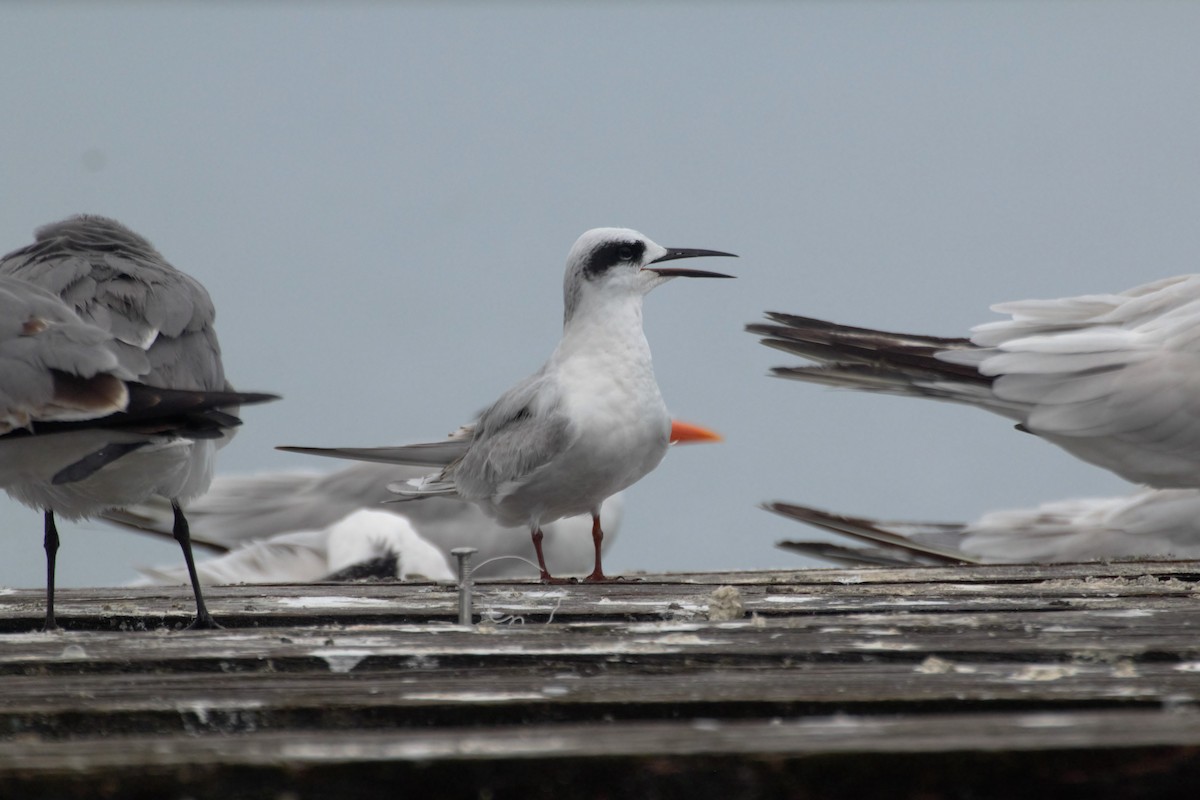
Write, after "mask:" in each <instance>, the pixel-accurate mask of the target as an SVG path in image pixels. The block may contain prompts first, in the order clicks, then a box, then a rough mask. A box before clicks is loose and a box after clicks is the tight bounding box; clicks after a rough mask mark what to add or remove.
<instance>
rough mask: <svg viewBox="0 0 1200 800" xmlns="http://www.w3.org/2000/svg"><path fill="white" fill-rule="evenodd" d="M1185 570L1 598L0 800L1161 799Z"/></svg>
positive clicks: (1107, 568) (1182, 732)
mask: <svg viewBox="0 0 1200 800" xmlns="http://www.w3.org/2000/svg"><path fill="white" fill-rule="evenodd" d="M1198 582H1200V563H1197V562H1150V561H1146V562H1125V563H1116V564H1088V565H1059V566H1053V567H1030V566H1006V567H975V568H940V567H927V568H916V569H864V570H803V571H785V572H752V573H723V574H711V575H710V574H686V575H669V576H642V577H641V579H640V580H633V581H629V582H627V583H620V584H613V585H604V586H590V585H566V586H543V585H539V584H536V583H530V582H512V583H483V584H480V585H478V586H477V587H476V594H477V597H476V601H475V609H476V618H477V619H480V618H481V622H480V623H479V624H477V625H474V626H472V627H464V626H459V625H457V624H456V623H455V619H456V593H455V590H454V587H453V586H447V585H437V584H385V583H374V584H327V585H317V586H274V587H226V588H215V589H212V590H211V591H210V593H209V601H210V605H211V607H212V609H213V611H214V613H215V614H216V615H217V617H218V619H220V620H221V621H222V622H223V623H224V624H225V625H226V626H227V627H226V629H225V630H220V631H197V632H191V631H180V630H177V628H178V627H179V626H181V625H183V624H185V623H186V622H187V621H188V619H189V612H190V609H191V600H190V596H189V593H188V591H187V589H185V588H183V587H180V588H179V589H174V588H172V589H97V590H73V591H63V592H61V593H60V596H59V606H58V614H59V620H60V622H61V623H62V624H64V625H65V626H66V627H67V628H68V629H69V630H68V631H67V632H65V633H59V634H42V633H34V632H31V631H33V630H34V629H35V628H36V627H37V626H38V624H39V623H40V619H41V614H42V595H41V592H39V591H13V590H0V797H3V798H18V797H20V798H25V797H48V798H49V797H53V798H83V797H88V798H95V797H146V798H151V797H153V798H173V797H180V798H182V797H188V798H197V799H199V798H222V799H227V798H240V797H272V798H310V797H337V798H339V800H345V799H346V798H356V797H385V796H386V797H397V796H399V797H404V796H408V795H412V794H416V793H417V792H418V791H420V793H421V794H422V795H423V796H430V797H506V796H519V797H523V798H543V797H545V798H549V797H555V798H575V797H628V798H653V797H688V798H707V797H721V798H735V797H736V798H743V797H795V798H808V797H812V798H832V797H855V798H864V797H867V798H869V797H883V796H888V797H903V796H920V797H923V798H940V797H964V798H966V797H970V798H988V797H1005V798H1008V797H1012V796H1014V795H1015V794H1016V793H1017V792H1022V793H1028V792H1029V791H1031V790H1032V788H1033V787H1038V788H1040V789H1043V790H1045V791H1047V792H1048V791H1050V790H1054V791H1055V792H1056V794H1057V796H1059V797H1069V796H1076V795H1086V796H1088V797H1090V798H1098V797H1121V798H1135V797H1151V796H1153V797H1156V798H1161V797H1169V796H1175V795H1176V794H1181V793H1183V792H1184V791H1185V790H1186V791H1187V792H1188V794H1192V793H1194V790H1195V787H1196V786H1198V785H1200V636H1198V634H1200V594H1198V593H1197V587H1198V586H1200V583H1198Z"/></svg>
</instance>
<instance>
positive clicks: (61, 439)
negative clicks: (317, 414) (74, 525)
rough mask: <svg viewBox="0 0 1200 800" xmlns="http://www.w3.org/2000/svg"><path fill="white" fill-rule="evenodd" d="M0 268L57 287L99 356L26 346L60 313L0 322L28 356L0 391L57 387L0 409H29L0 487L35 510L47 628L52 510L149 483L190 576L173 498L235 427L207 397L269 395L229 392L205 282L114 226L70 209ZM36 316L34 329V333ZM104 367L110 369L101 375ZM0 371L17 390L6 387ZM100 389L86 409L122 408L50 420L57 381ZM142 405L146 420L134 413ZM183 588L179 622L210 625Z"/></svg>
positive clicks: (65, 512)
mask: <svg viewBox="0 0 1200 800" xmlns="http://www.w3.org/2000/svg"><path fill="white" fill-rule="evenodd" d="M0 276H6V277H7V279H9V280H11V279H14V278H15V279H19V280H21V281H25V282H27V283H29V284H33V285H35V286H37V287H39V288H40V289H42V290H45V291H47V292H49V293H51V294H53V295H55V296H57V297H58V298H60V299H61V302H62V303H63V304H65V305H66V306H67V308H68V310H69V311H71V312H72V313H73V314H74V315H75V316H76V318H77V320H78V321H79V322H80V323H84V324H86V325H87V326H88V327H89V328H91V329H93V332H92V333H89V334H88V335H89V336H90V337H91V339H92V340H96V341H99V342H100V343H101V344H103V345H104V347H105V348H107V349H108V350H109V352H110V353H111V354H112V359H111V361H93V362H90V363H89V362H88V360H87V358H84V357H81V358H74V357H73V355H72V354H73V353H74V349H73V347H74V345H71V346H70V347H68V346H66V345H63V344H62V342H61V339H55V340H53V341H54V344H53V346H51V347H47V348H42V350H43V351H49V350H54V351H55V353H56V355H55V356H54V358H57V359H59V360H57V361H56V360H53V359H51V358H50V357H49V356H47V355H45V353H44V352H43V354H42V355H41V356H37V355H36V353H37V352H38V349H37V348H36V347H32V348H31V347H29V346H28V345H29V342H30V341H34V340H38V338H39V337H40V336H42V335H44V333H46V332H50V331H54V330H60V329H61V324H62V323H63V322H64V320H63V319H62V318H61V316H60V317H58V318H53V317H51V318H45V317H43V316H38V315H37V314H35V315H34V316H33V317H28V316H27V317H26V318H25V319H24V320H22V319H19V318H18V319H8V320H5V322H4V324H7V325H8V326H9V333H12V328H13V327H14V326H16V327H17V328H18V329H19V332H18V335H17V337H16V339H15V341H14V340H13V339H11V338H10V339H9V341H8V344H10V345H14V346H17V347H24V353H25V355H26V356H27V357H28V358H27V360H26V362H25V365H24V367H25V368H24V369H23V370H22V371H20V372H17V371H15V370H14V371H13V372H7V373H6V374H5V376H4V378H3V383H4V385H5V387H6V388H5V389H4V390H3V393H4V394H5V395H7V396H9V397H10V398H11V397H14V396H20V395H21V393H22V392H25V393H27V394H28V393H29V392H32V394H33V395H34V396H36V395H37V394H38V393H39V392H40V393H42V394H43V395H44V393H45V390H46V385H47V384H46V381H47V376H49V380H50V384H51V385H52V386H53V387H54V394H55V395H56V396H57V397H59V398H60V399H58V400H55V401H53V403H52V405H51V407H50V409H49V411H48V412H46V417H45V418H44V419H43V418H42V417H41V416H39V413H40V412H37V411H33V412H30V411H29V410H28V409H26V410H25V411H20V410H18V411H16V412H14V411H13V409H12V408H9V409H8V411H7V412H6V417H7V418H8V419H9V420H10V423H9V424H12V423H21V421H22V417H23V415H25V414H30V416H29V419H28V429H27V430H24V431H14V432H11V433H9V434H8V435H7V436H5V437H4V438H3V439H0V463H2V464H5V465H6V466H4V467H0V474H4V475H5V479H4V486H3V488H4V489H5V491H7V492H8V493H9V494H10V495H11V496H13V497H14V498H16V499H17V500H19V501H21V502H22V503H25V504H26V505H30V506H33V507H34V508H40V509H42V510H43V511H44V513H45V548H46V621H45V628H46V630H53V629H54V628H56V627H57V624H56V621H55V617H54V566H55V556H56V553H57V551H58V546H59V538H58V530H57V528H56V526H55V522H54V517H55V515H56V514H57V515H61V516H65V517H67V518H68V519H78V518H81V517H88V516H94V515H95V514H97V513H98V512H100V511H102V510H104V509H106V508H112V507H116V506H122V505H127V504H132V503H139V502H142V501H143V500H145V499H146V498H148V497H150V496H151V495H154V494H158V495H161V496H164V497H167V498H169V499H170V500H171V502H172V508H173V516H174V535H175V538H176V539H177V540H178V542H179V544H180V547H181V548H182V549H183V554H184V559H185V561H186V563H187V565H188V570H189V572H190V573H192V574H193V576H194V561H193V558H192V550H191V544H190V540H189V536H188V529H187V520H186V518H185V517H184V515H183V512H182V510H181V509H180V506H179V503H180V501H183V500H187V499H188V498H191V497H194V496H196V495H198V494H200V493H202V492H203V491H204V490H205V489H206V488H208V484H209V482H210V481H211V479H212V470H213V459H214V457H215V454H216V449H217V447H219V446H221V445H223V444H224V443H225V442H227V441H228V439H229V438H230V437H231V436H232V434H233V429H234V426H236V425H238V424H240V420H238V419H237V417H235V416H233V415H232V414H231V413H227V411H221V410H218V409H216V408H215V407H214V406H216V405H220V406H221V407H224V408H226V409H227V410H234V411H236V406H237V405H239V404H244V403H251V402H262V401H265V400H269V399H274V396H273V395H263V394H243V393H235V392H233V391H232V387H230V385H229V383H228V382H227V381H226V380H225V375H224V370H223V369H222V366H221V357H220V348H219V346H218V345H217V338H216V333H215V331H214V330H213V327H212V322H213V316H214V312H213V306H212V301H211V300H210V299H209V297H208V293H207V292H206V291H205V290H204V288H203V287H202V286H201V285H200V284H199V283H197V282H196V281H195V280H193V279H192V278H190V277H188V276H187V275H185V274H183V273H182V272H179V271H178V270H176V269H175V268H174V267H172V266H171V265H170V264H168V263H167V262H166V260H165V259H163V257H162V256H161V255H160V254H159V253H158V252H157V251H156V250H155V249H154V248H153V247H152V246H151V245H150V243H149V242H147V241H146V240H145V239H143V238H142V237H140V236H138V235H137V234H136V233H133V232H132V231H130V230H129V229H127V228H125V227H123V226H122V225H121V224H120V223H117V222H115V221H113V220H110V219H105V218H103V217H95V216H81V217H73V218H71V219H67V220H64V221H62V222H57V223H54V224H51V225H47V226H45V227H43V228H41V229H39V230H38V232H37V236H36V241H35V242H34V244H32V245H30V246H28V247H25V248H22V249H20V250H17V251H14V252H12V253H9V254H8V255H6V256H4V257H3V258H2V259H0ZM8 285H9V286H10V287H11V286H13V285H14V284H8ZM38 313H40V312H38ZM51 321H53V322H55V323H56V324H54V325H52V324H50V323H51ZM43 326H45V327H46V328H47V330H46V331H42V330H40V329H41V328H43ZM95 329H99V333H98V334H97V333H96V332H94V330H95ZM31 332H32V334H33V335H30V333H31ZM69 355H72V358H71V364H72V368H70V369H64V367H65V366H66V364H65V363H64V361H63V359H66V358H67V357H68V356H69ZM9 366H11V362H10V364H9ZM105 374H107V375H109V376H111V377H110V379H109V380H108V381H105V380H104V377H103V376H104V375H105ZM67 376H69V377H67ZM129 377H136V379H137V381H138V382H139V384H145V386H141V385H138V386H135V385H134V384H132V383H130V382H129V381H128V380H125V382H124V383H123V386H122V385H120V384H116V383H114V382H113V379H127V378H129ZM14 381H15V382H16V383H18V384H19V385H20V387H19V388H18V389H13V388H11V386H9V384H10V383H12V382H14ZM104 386H107V387H108V389H109V390H111V391H109V395H110V397H109V400H108V402H107V403H100V404H99V406H98V408H97V411H103V412H104V413H109V412H111V411H114V410H116V409H118V408H119V409H123V410H122V411H118V412H117V414H116V416H111V417H105V418H104V419H103V420H101V421H95V420H92V421H88V422H81V421H79V420H78V419H77V420H76V421H75V422H64V421H62V420H64V416H63V414H62V407H63V406H64V405H66V406H70V405H72V403H70V402H64V401H63V400H62V399H61V396H62V395H63V394H64V388H65V389H68V390H71V391H70V392H68V393H69V394H72V396H73V398H74V399H75V400H77V399H79V398H78V396H79V395H81V394H90V393H93V392H94V391H95V390H96V389H97V388H100V387H104ZM38 387H40V388H38ZM135 401H136V402H135ZM164 402H167V403H169V404H172V405H174V404H179V403H182V406H183V410H184V411H185V413H183V414H182V416H173V417H172V418H170V419H163V418H162V414H161V409H160V410H158V411H155V410H154V409H155V408H156V407H158V406H161V405H162V404H163V403H164ZM84 405H85V406H87V405H89V403H84ZM90 405H96V404H95V403H90ZM188 406H190V408H188ZM76 411H78V409H76ZM150 415H152V416H154V419H148V416H150ZM56 426H57V427H56ZM64 449H65V450H67V451H69V452H70V453H71V455H70V456H68V458H73V459H75V460H73V461H71V462H70V463H69V465H67V466H64V465H63V461H64ZM14 465H18V466H19V469H18V468H17V467H16V466H14ZM14 470H16V472H17V474H13V473H14ZM192 587H193V591H194V593H195V597H196V620H195V622H194V623H193V625H194V626H195V627H213V626H215V623H214V622H213V619H212V616H211V615H210V614H209V613H208V610H207V608H206V607H205V605H204V597H203V594H202V593H201V591H200V585H199V582H198V581H197V580H195V579H193V581H192Z"/></svg>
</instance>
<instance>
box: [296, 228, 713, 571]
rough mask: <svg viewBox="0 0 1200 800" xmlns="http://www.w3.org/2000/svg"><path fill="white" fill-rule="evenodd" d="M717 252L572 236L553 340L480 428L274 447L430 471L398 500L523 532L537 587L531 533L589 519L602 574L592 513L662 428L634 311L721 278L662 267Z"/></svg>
mask: <svg viewBox="0 0 1200 800" xmlns="http://www.w3.org/2000/svg"><path fill="white" fill-rule="evenodd" d="M701 256H733V254H732V253H724V252H720V251H716V250H695V249H683V248H667V247H662V246H661V245H658V244H655V243H654V242H653V241H651V240H650V239H649V238H647V237H646V236H644V235H642V234H640V233H638V232H637V231H633V230H628V229H625V228H597V229H594V230H590V231H587V232H586V233H584V234H583V235H582V236H580V237H579V239H578V241H576V242H575V244H574V246H573V247H572V248H571V251H570V253H569V254H568V256H567V269H566V275H565V277H564V280H563V305H564V312H563V335H562V339H561V340H560V341H559V344H558V347H557V348H556V349H555V350H554V352H553V353H552V354H551V356H550V359H549V360H548V361H547V362H546V363H545V365H544V366H543V367H542V368H541V369H540V370H539V371H538V372H536V373H534V374H533V375H532V376H530V377H528V378H526V379H525V380H523V381H521V382H520V383H518V384H517V385H516V386H514V387H512V388H511V389H509V390H508V391H507V392H505V393H504V394H503V395H501V396H500V398H499V399H498V400H497V401H496V402H495V403H493V404H492V405H491V406H490V407H489V408H488V409H487V410H486V411H484V412H483V414H482V415H481V416H480V417H479V420H478V421H477V422H476V423H474V424H472V425H468V426H465V427H463V428H461V429H460V430H459V431H458V432H457V433H456V434H454V435H452V436H451V437H450V438H449V439H447V440H445V441H442V442H433V443H429V444H417V445H410V446H406V447H379V448H311V447H283V448H280V449H283V450H288V451H291V452H301V453H310V454H314V455H322V456H332V457H335V458H350V459H358V460H362V461H375V462H382V463H389V464H392V463H395V464H414V465H419V466H426V467H432V468H440V469H439V471H438V472H436V473H433V474H431V475H428V476H426V477H425V478H423V479H420V480H418V481H415V482H406V483H403V484H399V485H397V490H398V492H399V493H400V494H401V496H403V497H408V498H415V497H429V496H455V497H459V498H462V499H463V500H467V501H470V502H472V503H476V504H477V505H478V506H479V507H480V508H481V509H482V510H483V511H484V513H486V514H487V515H488V516H490V517H492V518H493V519H495V520H497V521H498V522H499V523H500V524H501V525H504V526H506V527H516V526H519V525H525V526H528V528H529V531H530V536H531V538H532V540H533V546H534V552H535V553H536V555H537V560H538V569H539V572H540V574H541V578H542V580H543V581H551V580H554V578H553V576H552V575H551V573H550V571H549V570H548V569H547V567H546V559H545V556H544V554H543V552H542V538H543V531H542V525H543V524H545V523H547V522H550V521H552V520H556V519H560V518H562V517H568V516H574V515H576V514H585V513H586V514H590V515H591V518H592V543H593V552H594V567H593V569H592V572H591V573H590V574H589V575H588V576H587V577H586V578H585V579H584V580H587V581H604V580H608V578H607V576H605V574H604V570H603V568H602V564H601V555H600V551H601V545H602V542H603V540H604V531H603V529H602V528H601V525H600V504H601V503H602V502H603V501H604V500H605V498H607V497H610V496H612V495H613V494H616V493H617V492H619V491H621V490H622V489H625V488H627V487H629V486H631V485H633V484H634V483H636V482H637V481H638V480H640V479H641V478H642V477H644V476H645V475H646V474H647V473H649V472H650V471H651V470H652V469H654V468H655V467H656V466H658V463H659V462H660V461H661V460H662V458H663V456H664V455H665V454H666V452H667V445H668V439H669V437H670V430H671V420H670V417H669V416H668V414H667V408H666V405H665V404H664V403H663V399H662V395H661V394H660V393H659V389H658V382H657V381H656V380H655V377H654V369H653V366H652V364H651V358H650V346H649V344H648V343H647V342H646V336H645V333H644V332H643V331H642V300H643V298H644V297H645V295H646V294H647V293H649V292H650V291H651V290H652V289H654V288H655V287H657V286H660V285H662V284H663V283H666V282H667V281H669V280H671V279H672V278H676V277H686V278H729V277H732V276H730V275H723V274H721V273H716V272H705V271H702V270H695V269H686V268H680V267H672V266H666V264H667V263H668V262H671V261H675V260H678V259H684V258H697V257H701Z"/></svg>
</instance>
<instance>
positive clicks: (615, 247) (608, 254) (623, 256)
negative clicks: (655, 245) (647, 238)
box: [583, 241, 646, 278]
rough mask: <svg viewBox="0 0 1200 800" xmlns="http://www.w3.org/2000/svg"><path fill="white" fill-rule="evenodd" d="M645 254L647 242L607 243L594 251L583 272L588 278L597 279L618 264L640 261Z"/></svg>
mask: <svg viewBox="0 0 1200 800" xmlns="http://www.w3.org/2000/svg"><path fill="white" fill-rule="evenodd" d="M645 252H646V243H645V242H637V241H633V242H605V243H604V244H602V245H600V246H599V247H597V248H596V249H595V250H593V251H592V255H591V257H590V258H589V259H588V263H587V266H586V267H584V270H583V271H584V274H585V275H587V277H589V278H596V277H599V276H600V275H603V274H604V273H605V272H607V271H608V270H609V269H611V268H612V267H615V266H616V265H617V264H621V263H626V264H628V263H633V262H638V261H640V260H641V258H642V255H643V254H644V253H645Z"/></svg>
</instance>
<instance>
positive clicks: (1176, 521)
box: [766, 489, 1200, 565]
mask: <svg viewBox="0 0 1200 800" xmlns="http://www.w3.org/2000/svg"><path fill="white" fill-rule="evenodd" d="M766 508H767V509H768V510H770V511H774V512H776V513H778V514H782V515H783V516H785V517H788V518H790V519H795V520H798V521H800V522H804V523H807V524H809V525H813V526H815V527H817V528H820V529H822V530H826V531H832V532H834V533H838V534H841V535H843V536H849V537H851V538H853V539H857V540H860V541H866V542H869V543H870V544H871V545H872V547H871V549H869V550H862V549H857V548H842V547H839V546H837V545H833V546H826V545H825V544H824V543H819V542H780V543H779V546H780V547H782V548H784V549H787V550H793V551H797V552H803V553H805V554H807V555H816V556H818V557H821V558H826V559H828V560H833V561H836V562H838V563H843V564H853V565H861V564H864V563H871V564H883V565H899V564H946V563H958V564H981V563H986V564H998V563H1052V562H1067V561H1096V560H1110V559H1120V558H1200V490H1196V489H1144V490H1142V491H1140V492H1136V493H1134V494H1131V495H1126V496H1121V497H1087V498H1077V499H1073V500H1059V501H1055V502H1051V503H1042V504H1041V505H1039V506H1036V507H1035V508H1021V509H1006V510H1003V511H989V512H988V513H986V514H984V515H983V516H982V517H980V518H979V519H977V520H975V521H974V522H968V523H962V522H953V523H938V522H907V521H905V522H898V521H882V520H874V519H867V518H864V517H852V516H845V515H842V514H834V513H831V512H828V511H822V510H820V509H816V508H811V507H809V506H801V505H795V504H792V503H770V504H768V505H767V506H766Z"/></svg>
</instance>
